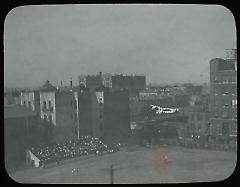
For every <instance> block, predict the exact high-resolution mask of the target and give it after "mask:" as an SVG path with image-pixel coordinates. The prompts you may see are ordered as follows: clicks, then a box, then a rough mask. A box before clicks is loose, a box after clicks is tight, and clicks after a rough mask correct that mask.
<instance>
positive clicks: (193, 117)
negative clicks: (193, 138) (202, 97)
mask: <svg viewBox="0 0 240 187" xmlns="http://www.w3.org/2000/svg"><path fill="white" fill-rule="evenodd" d="M208 123H209V118H208V116H207V113H206V112H201V111H189V112H188V126H187V129H186V130H187V134H189V135H190V134H200V135H203V134H206V133H208V132H207V130H208V129H207V128H208Z"/></svg>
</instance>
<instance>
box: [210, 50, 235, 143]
mask: <svg viewBox="0 0 240 187" xmlns="http://www.w3.org/2000/svg"><path fill="white" fill-rule="evenodd" d="M226 56H227V57H226V59H220V58H215V59H212V60H211V61H210V112H211V117H210V123H211V125H212V128H213V136H214V137H216V138H224V139H229V138H230V137H235V138H236V136H237V65H236V64H237V57H236V49H233V50H227V55H226Z"/></svg>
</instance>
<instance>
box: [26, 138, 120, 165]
mask: <svg viewBox="0 0 240 187" xmlns="http://www.w3.org/2000/svg"><path fill="white" fill-rule="evenodd" d="M119 146H120V144H116V143H114V144H112V145H107V144H105V143H103V142H102V141H101V140H99V139H98V138H94V137H91V136H82V137H80V138H79V139H76V140H67V141H65V142H62V143H52V144H49V145H41V146H35V147H32V148H31V149H30V150H31V152H32V153H33V154H34V155H35V156H36V157H37V158H38V159H39V160H40V164H41V165H42V164H48V163H52V162H57V163H59V162H60V161H62V160H67V159H70V158H75V157H80V156H85V155H91V154H95V155H101V154H103V153H113V152H116V151H118V150H119Z"/></svg>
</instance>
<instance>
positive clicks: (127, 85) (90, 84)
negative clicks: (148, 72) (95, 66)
mask: <svg viewBox="0 0 240 187" xmlns="http://www.w3.org/2000/svg"><path fill="white" fill-rule="evenodd" d="M78 79H79V85H80V84H83V85H85V86H86V87H87V88H89V89H90V91H94V89H96V88H97V87H99V86H100V85H104V86H105V87H108V88H110V89H112V90H121V89H128V90H129V92H130V96H134V95H138V93H139V92H140V91H142V90H144V89H146V77H145V76H144V75H122V74H120V75H112V74H109V73H106V74H102V73H101V72H99V74H98V75H91V76H90V75H87V76H84V75H80V76H79V77H78Z"/></svg>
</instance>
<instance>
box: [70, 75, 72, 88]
mask: <svg viewBox="0 0 240 187" xmlns="http://www.w3.org/2000/svg"><path fill="white" fill-rule="evenodd" d="M70 87H71V88H72V77H71V80H70Z"/></svg>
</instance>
